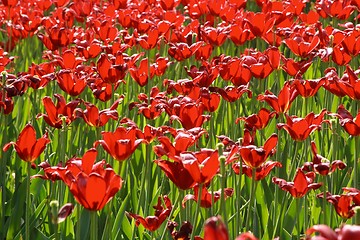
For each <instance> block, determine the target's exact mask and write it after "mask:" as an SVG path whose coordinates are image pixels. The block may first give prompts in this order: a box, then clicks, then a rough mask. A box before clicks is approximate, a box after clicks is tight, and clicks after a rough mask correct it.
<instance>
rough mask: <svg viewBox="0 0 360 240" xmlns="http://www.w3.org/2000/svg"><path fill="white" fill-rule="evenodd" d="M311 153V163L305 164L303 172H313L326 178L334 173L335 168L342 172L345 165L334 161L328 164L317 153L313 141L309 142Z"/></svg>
mask: <svg viewBox="0 0 360 240" xmlns="http://www.w3.org/2000/svg"><path fill="white" fill-rule="evenodd" d="M311 152H312V153H313V155H314V156H313V161H312V162H306V163H305V164H304V165H303V167H302V169H303V170H304V171H312V170H314V171H315V172H316V173H318V174H320V175H323V176H326V175H328V174H330V173H332V172H334V171H335V170H336V169H337V168H338V169H340V170H342V169H344V168H345V167H346V164H345V163H344V162H342V161H340V160H335V161H333V162H331V163H330V161H329V160H328V159H326V158H325V157H323V156H321V155H320V154H318V153H317V148H316V145H315V142H314V141H311Z"/></svg>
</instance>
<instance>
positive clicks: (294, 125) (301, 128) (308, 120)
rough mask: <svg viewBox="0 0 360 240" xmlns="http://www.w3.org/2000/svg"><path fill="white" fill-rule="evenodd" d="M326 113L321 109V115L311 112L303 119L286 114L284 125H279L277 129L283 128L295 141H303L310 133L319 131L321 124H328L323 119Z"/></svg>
mask: <svg viewBox="0 0 360 240" xmlns="http://www.w3.org/2000/svg"><path fill="white" fill-rule="evenodd" d="M326 113H327V110H326V109H323V110H322V111H321V113H319V114H317V115H315V113H313V112H311V113H309V114H308V115H306V117H305V118H299V117H296V116H292V117H290V116H288V115H287V114H286V124H284V123H279V124H277V128H278V129H281V128H284V129H285V130H286V131H287V132H288V133H289V134H290V136H291V138H292V139H294V140H296V141H304V140H305V139H306V138H307V137H308V136H309V135H310V134H311V133H312V132H314V131H315V130H318V129H320V128H321V124H322V123H323V122H326V123H329V121H328V120H324V119H323V118H324V115H325V114H326Z"/></svg>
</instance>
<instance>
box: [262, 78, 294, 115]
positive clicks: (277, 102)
mask: <svg viewBox="0 0 360 240" xmlns="http://www.w3.org/2000/svg"><path fill="white" fill-rule="evenodd" d="M298 94H299V93H298V92H297V91H296V90H295V89H294V88H292V87H291V86H290V82H286V83H285V85H284V87H283V88H282V89H281V90H280V92H279V95H278V96H276V95H274V94H273V93H272V92H270V91H269V90H266V91H265V94H259V96H258V97H257V99H258V100H259V101H265V102H267V103H268V104H269V105H270V106H271V107H272V108H273V109H274V111H275V112H276V113H284V112H287V111H289V109H290V106H291V103H292V102H293V101H294V100H295V98H296V97H297V95H298Z"/></svg>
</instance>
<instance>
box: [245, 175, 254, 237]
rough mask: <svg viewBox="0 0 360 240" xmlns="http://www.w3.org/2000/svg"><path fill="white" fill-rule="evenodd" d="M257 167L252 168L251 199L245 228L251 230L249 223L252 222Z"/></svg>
mask: <svg viewBox="0 0 360 240" xmlns="http://www.w3.org/2000/svg"><path fill="white" fill-rule="evenodd" d="M255 177H256V168H253V169H252V178H251V188H250V200H249V206H248V211H247V216H246V227H245V230H246V231H249V230H250V229H249V224H250V215H251V208H252V207H253V205H254V202H255V189H256V180H255Z"/></svg>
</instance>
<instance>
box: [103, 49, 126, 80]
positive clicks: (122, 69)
mask: <svg viewBox="0 0 360 240" xmlns="http://www.w3.org/2000/svg"><path fill="white" fill-rule="evenodd" d="M96 66H97V71H98V73H99V75H100V77H101V78H102V79H103V80H104V81H105V82H106V83H111V84H114V83H116V82H118V81H120V80H122V79H124V77H125V75H126V71H127V65H126V64H125V63H123V64H116V63H115V64H114V63H113V61H111V60H109V58H108V57H107V55H106V54H101V56H100V58H99V60H98V61H97V65H96Z"/></svg>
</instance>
